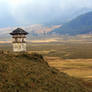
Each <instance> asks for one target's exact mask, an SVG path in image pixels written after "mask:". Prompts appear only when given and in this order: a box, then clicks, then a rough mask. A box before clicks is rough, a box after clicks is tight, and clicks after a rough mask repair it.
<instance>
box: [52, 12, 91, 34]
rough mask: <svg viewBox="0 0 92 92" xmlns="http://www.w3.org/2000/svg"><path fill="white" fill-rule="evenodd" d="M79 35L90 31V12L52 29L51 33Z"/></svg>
mask: <svg viewBox="0 0 92 92" xmlns="http://www.w3.org/2000/svg"><path fill="white" fill-rule="evenodd" d="M53 32H54V33H57V34H60V35H61V34H62V35H64V34H68V35H79V34H89V33H92V12H88V13H86V14H83V15H80V16H78V17H76V18H75V19H73V20H72V21H70V22H67V23H65V24H64V25H63V26H62V27H60V28H58V29H55V30H53V31H52V32H51V33H53Z"/></svg>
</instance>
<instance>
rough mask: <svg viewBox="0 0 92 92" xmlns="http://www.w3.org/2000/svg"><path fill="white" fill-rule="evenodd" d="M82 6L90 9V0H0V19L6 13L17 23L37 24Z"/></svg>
mask: <svg viewBox="0 0 92 92" xmlns="http://www.w3.org/2000/svg"><path fill="white" fill-rule="evenodd" d="M82 8H90V9H92V0H0V19H1V18H2V17H3V18H6V17H7V15H8V16H9V17H11V18H13V19H14V20H15V21H16V23H17V24H20V25H23V24H37V23H44V22H48V21H52V20H54V19H58V18H59V17H60V18H61V20H63V19H66V18H67V17H69V16H72V15H73V13H75V12H76V11H79V10H80V9H82Z"/></svg>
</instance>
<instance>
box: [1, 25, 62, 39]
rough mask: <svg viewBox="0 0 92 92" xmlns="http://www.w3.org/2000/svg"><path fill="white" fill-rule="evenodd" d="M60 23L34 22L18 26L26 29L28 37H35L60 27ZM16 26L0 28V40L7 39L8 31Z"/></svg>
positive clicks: (8, 36)
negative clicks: (50, 24) (44, 23)
mask: <svg viewBox="0 0 92 92" xmlns="http://www.w3.org/2000/svg"><path fill="white" fill-rule="evenodd" d="M61 26H62V25H53V26H50V27H48V26H44V25H42V24H34V25H30V26H22V27H19V28H22V29H24V30H26V31H27V32H28V33H29V35H28V37H29V38H31V37H36V36H44V35H48V33H49V32H51V31H53V30H54V29H58V28H60V27H61ZM16 28H18V27H12V28H11V27H8V28H1V29H0V40H9V39H10V38H11V36H10V35H9V33H10V32H12V31H13V30H14V29H16Z"/></svg>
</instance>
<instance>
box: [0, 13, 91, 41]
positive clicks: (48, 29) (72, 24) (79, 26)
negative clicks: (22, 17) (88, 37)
mask: <svg viewBox="0 0 92 92" xmlns="http://www.w3.org/2000/svg"><path fill="white" fill-rule="evenodd" d="M59 21H60V20H59ZM16 28H17V27H8V28H0V40H9V39H10V38H11V36H10V35H9V33H10V32H11V31H13V30H14V29H16ZM20 28H23V29H24V30H26V31H27V32H28V33H29V35H28V37H29V38H31V37H37V36H40V37H41V36H47V35H49V36H51V35H53V34H54V35H66V34H68V35H80V34H91V33H92V12H88V13H85V14H82V15H80V16H77V17H76V18H74V19H72V20H71V21H68V22H67V23H64V24H58V25H44V24H33V25H29V26H20Z"/></svg>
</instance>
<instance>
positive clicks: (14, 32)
mask: <svg viewBox="0 0 92 92" xmlns="http://www.w3.org/2000/svg"><path fill="white" fill-rule="evenodd" d="M10 34H11V35H18V34H20V35H22V34H24V35H27V34H28V33H27V32H26V31H24V30H23V29H21V28H17V29H15V30H14V31H13V32H11V33H10Z"/></svg>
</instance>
